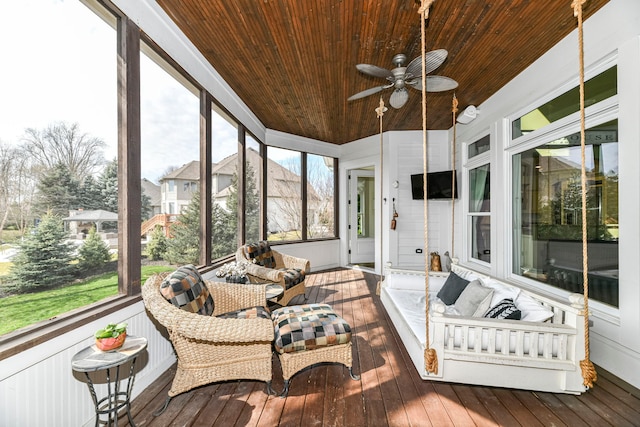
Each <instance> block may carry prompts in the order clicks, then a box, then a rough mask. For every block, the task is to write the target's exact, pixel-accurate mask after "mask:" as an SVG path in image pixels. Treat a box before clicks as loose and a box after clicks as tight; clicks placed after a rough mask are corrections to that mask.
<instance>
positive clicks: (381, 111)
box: [375, 97, 387, 295]
mask: <svg viewBox="0 0 640 427" xmlns="http://www.w3.org/2000/svg"><path fill="white" fill-rule="evenodd" d="M375 111H376V114H377V116H378V119H379V121H380V197H379V199H380V200H379V204H380V260H382V259H383V258H384V257H383V252H384V245H383V243H382V236H383V235H384V233H383V232H382V230H383V226H384V219H383V215H382V210H383V203H382V202H383V196H384V194H383V188H382V180H383V172H384V169H383V165H384V163H383V162H384V153H383V142H384V141H383V134H382V117H383V116H384V113H385V111H387V107H385V106H384V101H383V100H382V97H380V104H379V106H378V108H376V110H375ZM380 270H381V271H384V268H383V267H382V266H381V267H380ZM382 274H383V273H380V281H379V282H378V283H377V286H376V295H380V289H381V287H382V280H383V278H384V277H383V275H382Z"/></svg>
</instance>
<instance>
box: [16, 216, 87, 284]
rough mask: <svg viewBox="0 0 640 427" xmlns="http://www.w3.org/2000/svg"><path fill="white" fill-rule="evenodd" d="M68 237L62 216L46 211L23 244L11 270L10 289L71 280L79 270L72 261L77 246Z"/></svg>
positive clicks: (63, 282) (65, 282) (66, 282)
mask: <svg viewBox="0 0 640 427" xmlns="http://www.w3.org/2000/svg"><path fill="white" fill-rule="evenodd" d="M66 239H67V233H66V232H65V231H64V227H63V226H62V219H61V218H60V217H59V216H57V215H55V214H52V213H47V214H46V215H44V216H43V217H42V219H41V221H40V223H39V224H38V225H37V227H35V228H34V229H33V231H32V232H31V233H27V234H26V236H25V237H24V239H23V240H22V242H21V243H20V245H19V250H18V254H17V255H16V256H15V258H14V259H13V266H12V268H11V270H10V271H9V276H8V282H9V289H11V290H14V291H16V292H33V291H37V290H41V289H46V288H51V287H54V286H58V285H66V284H68V283H70V282H71V281H72V280H73V278H74V274H75V267H74V266H73V265H72V264H71V261H72V260H73V259H74V256H73V251H74V247H73V245H71V244H69V243H67V242H66Z"/></svg>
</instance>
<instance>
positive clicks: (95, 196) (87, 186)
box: [78, 175, 102, 211]
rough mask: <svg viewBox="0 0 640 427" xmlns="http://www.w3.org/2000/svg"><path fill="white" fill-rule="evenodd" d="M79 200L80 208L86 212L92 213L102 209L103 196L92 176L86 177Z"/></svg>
mask: <svg viewBox="0 0 640 427" xmlns="http://www.w3.org/2000/svg"><path fill="white" fill-rule="evenodd" d="M78 199H79V200H78V201H79V205H80V207H81V208H82V209H84V210H88V211H91V210H96V209H100V208H101V206H102V194H101V192H100V186H99V183H98V182H97V181H96V179H95V178H94V177H93V176H92V175H89V176H88V177H86V178H85V179H84V181H83V182H82V185H81V186H80V193H79V195H78Z"/></svg>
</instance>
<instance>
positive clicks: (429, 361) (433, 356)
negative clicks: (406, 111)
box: [418, 0, 438, 375]
mask: <svg viewBox="0 0 640 427" xmlns="http://www.w3.org/2000/svg"><path fill="white" fill-rule="evenodd" d="M433 1H434V0H422V4H421V6H420V8H419V9H418V13H419V14H420V29H421V31H420V34H421V37H420V38H421V45H422V162H423V179H422V183H423V184H422V185H423V189H422V191H423V194H425V195H426V194H427V89H426V88H427V81H426V80H427V77H426V75H427V73H426V63H425V62H426V61H425V58H426V55H427V52H426V50H427V49H426V44H425V35H424V33H425V21H426V19H427V17H428V16H429V8H430V7H431V4H432V3H433ZM423 207H424V270H425V271H424V288H425V295H426V296H427V297H428V296H429V227H428V224H427V223H428V221H427V218H428V211H427V197H426V196H425V197H423ZM425 317H426V328H425V329H426V337H425V339H426V341H425V349H424V363H425V370H426V371H427V373H433V374H436V375H437V374H438V354H437V353H436V350H435V349H433V348H431V347H430V346H429V341H430V340H429V301H428V298H427V301H426V302H425Z"/></svg>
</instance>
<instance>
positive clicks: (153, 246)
mask: <svg viewBox="0 0 640 427" xmlns="http://www.w3.org/2000/svg"><path fill="white" fill-rule="evenodd" d="M147 253H148V254H149V258H151V260H152V261H159V260H161V259H163V258H164V257H165V254H166V253H167V236H165V235H164V231H163V230H162V227H156V228H154V229H153V232H152V233H151V241H150V242H149V244H148V245H147Z"/></svg>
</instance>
